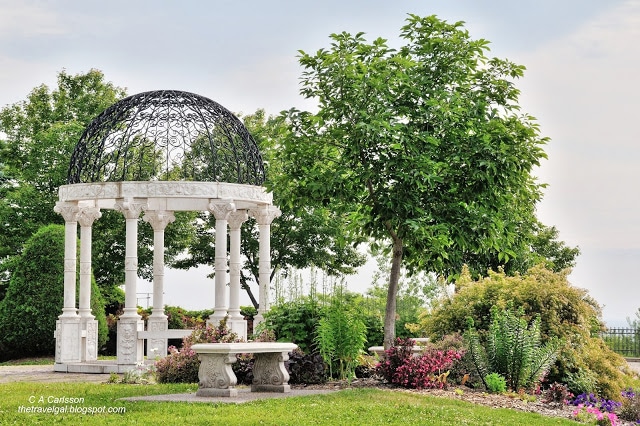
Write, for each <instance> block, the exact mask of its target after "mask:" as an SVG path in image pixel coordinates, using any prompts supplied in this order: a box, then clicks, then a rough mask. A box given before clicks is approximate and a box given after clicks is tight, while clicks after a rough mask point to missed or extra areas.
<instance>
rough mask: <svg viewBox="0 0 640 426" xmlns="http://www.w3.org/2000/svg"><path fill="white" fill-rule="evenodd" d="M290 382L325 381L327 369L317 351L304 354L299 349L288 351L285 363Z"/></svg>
mask: <svg viewBox="0 0 640 426" xmlns="http://www.w3.org/2000/svg"><path fill="white" fill-rule="evenodd" d="M285 366H286V367H287V371H289V383H291V384H308V385H310V384H319V383H325V382H326V381H327V370H326V368H325V363H324V360H323V359H322V356H320V354H319V353H317V352H316V353H311V354H305V353H303V352H302V351H301V350H300V349H295V350H294V351H293V352H291V353H289V360H288V361H287V362H286V363H285Z"/></svg>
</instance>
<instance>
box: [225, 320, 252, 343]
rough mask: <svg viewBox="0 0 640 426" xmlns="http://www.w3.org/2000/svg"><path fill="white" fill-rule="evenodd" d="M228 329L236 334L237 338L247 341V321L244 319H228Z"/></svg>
mask: <svg viewBox="0 0 640 426" xmlns="http://www.w3.org/2000/svg"><path fill="white" fill-rule="evenodd" d="M227 325H228V326H229V329H230V330H231V331H233V332H234V333H236V334H237V335H238V338H239V339H240V340H243V341H245V342H246V341H247V321H246V320H245V319H230V320H229V321H228V322H227Z"/></svg>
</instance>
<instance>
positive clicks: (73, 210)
mask: <svg viewBox="0 0 640 426" xmlns="http://www.w3.org/2000/svg"><path fill="white" fill-rule="evenodd" d="M53 211H54V212H56V213H58V214H60V215H61V216H62V217H63V218H64V221H65V222H77V221H78V212H79V211H80V208H78V204H77V203H69V202H66V201H64V202H61V201H58V202H57V203H56V205H55V207H54V208H53Z"/></svg>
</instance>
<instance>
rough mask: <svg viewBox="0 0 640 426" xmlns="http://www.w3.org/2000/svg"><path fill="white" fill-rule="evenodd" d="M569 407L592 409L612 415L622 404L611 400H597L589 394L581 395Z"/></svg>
mask: <svg viewBox="0 0 640 426" xmlns="http://www.w3.org/2000/svg"><path fill="white" fill-rule="evenodd" d="M571 405H575V406H582V407H594V408H598V409H599V410H601V411H604V412H607V413H613V412H614V411H615V410H616V409H617V408H619V407H620V406H621V405H622V404H621V403H620V402H617V401H613V400H611V399H605V398H598V397H597V396H595V395H594V394H592V393H589V394H586V393H581V394H580V395H578V396H576V397H575V398H574V399H573V400H572V401H571Z"/></svg>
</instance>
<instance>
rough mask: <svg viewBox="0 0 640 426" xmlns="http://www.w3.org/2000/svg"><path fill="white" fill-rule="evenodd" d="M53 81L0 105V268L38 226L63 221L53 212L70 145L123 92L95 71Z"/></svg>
mask: <svg viewBox="0 0 640 426" xmlns="http://www.w3.org/2000/svg"><path fill="white" fill-rule="evenodd" d="M57 83H58V86H57V88H56V89H55V90H50V89H49V87H47V86H46V85H40V86H38V87H36V88H35V89H33V90H32V91H31V93H29V95H28V96H27V99H26V100H24V101H22V102H18V103H15V104H13V105H8V106H6V107H4V108H3V109H2V110H0V165H2V167H3V170H2V171H3V174H4V178H5V180H4V182H0V191H1V192H2V194H1V195H2V198H1V199H0V269H2V270H3V272H4V273H3V276H4V278H5V279H7V278H8V273H7V267H8V264H9V262H8V261H9V260H10V259H11V258H12V257H13V256H15V255H17V254H19V253H20V251H21V249H22V245H23V244H24V243H25V241H26V240H27V239H28V238H29V236H31V235H32V234H33V233H34V232H35V231H36V230H37V229H38V228H39V227H40V226H43V225H47V224H50V223H64V222H63V220H62V218H61V217H60V216H59V215H58V214H56V213H55V212H54V211H53V206H54V205H55V202H56V200H57V197H58V188H59V187H60V185H64V184H66V180H67V169H68V166H69V159H70V158H71V153H72V152H73V148H74V146H75V144H76V142H77V141H78V139H79V138H80V135H81V134H82V132H83V130H84V128H85V127H86V126H87V124H89V122H90V121H91V120H92V119H93V118H94V117H95V116H96V115H98V114H99V113H100V112H102V111H103V110H104V109H105V108H106V107H108V106H109V105H111V104H112V103H114V102H115V101H117V100H118V99H119V98H121V97H122V96H124V94H125V92H124V89H121V88H118V87H116V86H114V85H113V84H111V83H108V82H105V81H104V76H103V75H102V73H101V72H100V71H97V70H90V71H89V72H87V73H86V74H79V75H70V74H68V73H67V72H66V71H62V72H60V73H59V74H58V82H57Z"/></svg>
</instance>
